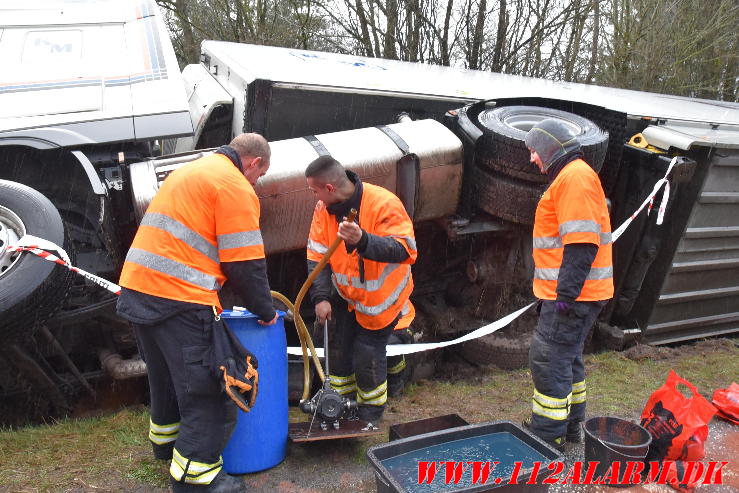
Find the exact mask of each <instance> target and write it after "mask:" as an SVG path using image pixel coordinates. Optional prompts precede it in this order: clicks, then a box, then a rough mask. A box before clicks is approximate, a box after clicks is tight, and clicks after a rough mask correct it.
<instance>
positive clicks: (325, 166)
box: [305, 156, 349, 186]
mask: <svg viewBox="0 0 739 493" xmlns="http://www.w3.org/2000/svg"><path fill="white" fill-rule="evenodd" d="M305 177H306V178H318V179H320V180H321V181H323V182H325V183H331V184H332V185H334V186H338V185H341V184H343V183H344V181H345V180H348V179H349V178H348V177H347V176H346V170H345V169H344V167H343V166H342V165H341V163H340V162H338V161H337V160H336V159H334V158H332V157H331V156H320V157H319V158H316V159H314V160H313V162H311V163H310V164H309V165H308V167H307V168H305Z"/></svg>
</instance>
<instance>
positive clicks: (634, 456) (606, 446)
mask: <svg viewBox="0 0 739 493" xmlns="http://www.w3.org/2000/svg"><path fill="white" fill-rule="evenodd" d="M590 436H592V437H593V438H595V439H596V440H598V441H599V442H600V444H601V445H603V446H604V447H605V448H607V449H608V450H610V451H611V452H614V453H616V454H619V455H623V456H624V457H628V458H629V459H638V460H644V457H646V454H645V455H642V456H639V455H628V454H624V453H623V452H621V451H620V450H613V449H612V448H611V447H609V446H608V445H606V442H604V441H603V440H601V439H600V438H598V437H597V436H595V435H593V434H592V433H591V434H590Z"/></svg>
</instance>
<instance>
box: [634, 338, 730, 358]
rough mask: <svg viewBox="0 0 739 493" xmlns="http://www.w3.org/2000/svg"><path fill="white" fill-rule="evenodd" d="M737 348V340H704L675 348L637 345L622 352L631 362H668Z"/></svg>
mask: <svg viewBox="0 0 739 493" xmlns="http://www.w3.org/2000/svg"><path fill="white" fill-rule="evenodd" d="M737 346H739V341H737V339H724V338H719V339H705V340H702V341H698V342H696V343H694V344H682V345H678V346H675V347H669V346H650V345H649V344H637V345H636V346H632V347H630V348H628V349H626V350H625V351H624V352H623V355H624V357H626V358H628V359H630V360H633V361H643V360H668V359H670V358H675V357H680V356H696V355H705V354H711V353H715V352H716V351H730V350H731V349H733V348H734V347H737Z"/></svg>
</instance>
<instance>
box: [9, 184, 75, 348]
mask: <svg viewBox="0 0 739 493" xmlns="http://www.w3.org/2000/svg"><path fill="white" fill-rule="evenodd" d="M8 211H12V214H14V215H15V217H16V218H19V219H20V221H21V222H22V225H23V226H24V227H25V232H26V234H31V235H34V236H38V237H39V238H43V239H46V240H49V241H51V242H54V243H56V244H57V245H61V246H62V247H63V248H64V249H65V250H67V251H69V245H68V242H67V241H66V235H65V231H64V224H63V223H62V218H61V216H60V215H59V212H58V211H57V209H56V207H54V205H53V204H52V203H51V202H50V201H49V199H47V198H46V197H44V196H43V195H42V194H40V193H39V192H37V191H36V190H34V189H32V188H29V187H27V186H25V185H21V184H20V183H15V182H12V181H6V180H0V221H3V220H4V221H5V227H6V232H7V230H8V225H9V224H10V223H11V221H12V219H11V218H12V217H13V216H11V213H10V212H8ZM11 227H12V226H11ZM5 241H9V240H8V237H7V236H5V237H3V238H0V243H3V244H0V252H4V247H5V244H4V243H5ZM1 254H2V253H0V255H1ZM5 260H6V262H5V266H4V268H5V270H4V271H3V272H0V336H2V337H12V336H13V335H16V334H17V335H27V334H28V333H30V332H31V331H32V330H33V329H34V328H35V327H37V326H38V324H39V323H40V322H43V321H44V320H46V319H48V318H49V317H50V316H51V315H53V314H54V312H56V311H57V310H58V309H59V308H60V305H61V302H62V301H63V299H64V298H65V296H66V294H67V291H68V289H69V285H70V283H71V280H72V273H71V272H70V271H69V270H68V269H67V268H65V267H63V266H61V265H57V264H54V263H53V262H49V261H47V260H44V259H42V258H40V257H38V256H36V255H33V254H31V253H21V254H20V256H19V257H17V258H15V257H14V258H12V259H10V261H9V259H8V257H5ZM11 262H12V263H11ZM0 268H2V267H0Z"/></svg>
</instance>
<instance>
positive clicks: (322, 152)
mask: <svg viewBox="0 0 739 493" xmlns="http://www.w3.org/2000/svg"><path fill="white" fill-rule="evenodd" d="M303 138H304V139H305V140H307V141H308V143H309V144H310V145H312V146H313V149H315V151H316V153H318V156H319V157H320V156H330V155H331V153H330V152H328V149H326V146H324V145H323V143H322V142H321V141H320V140H318V137H316V136H315V135H306V136H305V137H303Z"/></svg>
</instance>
